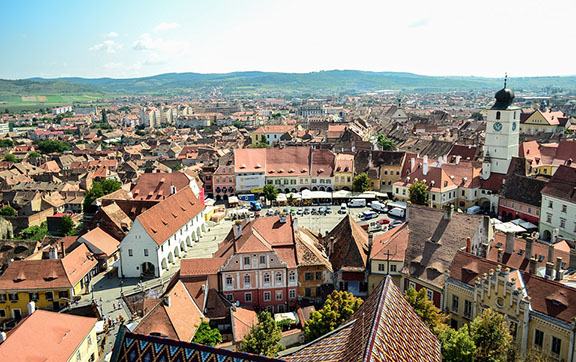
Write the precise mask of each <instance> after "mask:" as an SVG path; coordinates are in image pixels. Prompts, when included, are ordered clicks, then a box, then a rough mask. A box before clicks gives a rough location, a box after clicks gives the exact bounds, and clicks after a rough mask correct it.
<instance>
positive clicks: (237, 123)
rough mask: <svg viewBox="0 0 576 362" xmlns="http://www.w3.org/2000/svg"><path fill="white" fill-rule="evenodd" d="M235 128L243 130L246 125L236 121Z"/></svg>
mask: <svg viewBox="0 0 576 362" xmlns="http://www.w3.org/2000/svg"><path fill="white" fill-rule="evenodd" d="M233 125H234V127H236V128H243V127H244V123H242V122H240V121H235V122H234V123H233Z"/></svg>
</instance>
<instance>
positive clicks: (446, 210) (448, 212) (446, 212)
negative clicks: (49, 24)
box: [444, 204, 454, 220]
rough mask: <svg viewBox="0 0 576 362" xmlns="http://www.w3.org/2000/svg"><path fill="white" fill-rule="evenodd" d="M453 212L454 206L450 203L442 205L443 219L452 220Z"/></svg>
mask: <svg viewBox="0 0 576 362" xmlns="http://www.w3.org/2000/svg"><path fill="white" fill-rule="evenodd" d="M453 212H454V206H452V204H448V205H446V206H444V220H452V213H453Z"/></svg>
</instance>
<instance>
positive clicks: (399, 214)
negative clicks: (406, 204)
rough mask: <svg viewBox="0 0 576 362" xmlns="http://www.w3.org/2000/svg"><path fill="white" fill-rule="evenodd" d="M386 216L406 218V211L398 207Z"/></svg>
mask: <svg viewBox="0 0 576 362" xmlns="http://www.w3.org/2000/svg"><path fill="white" fill-rule="evenodd" d="M388 215H392V216H396V217H404V216H406V210H404V209H401V208H399V207H395V208H393V209H391V210H390V211H388Z"/></svg>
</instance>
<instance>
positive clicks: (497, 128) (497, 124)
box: [494, 122, 502, 132]
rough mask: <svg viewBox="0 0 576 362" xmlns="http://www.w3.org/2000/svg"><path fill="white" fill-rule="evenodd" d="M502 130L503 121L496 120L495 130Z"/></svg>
mask: <svg viewBox="0 0 576 362" xmlns="http://www.w3.org/2000/svg"><path fill="white" fill-rule="evenodd" d="M501 130H502V123H500V122H496V123H494V131H496V132H499V131H501Z"/></svg>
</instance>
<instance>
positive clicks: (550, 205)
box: [548, 200, 554, 209]
mask: <svg viewBox="0 0 576 362" xmlns="http://www.w3.org/2000/svg"><path fill="white" fill-rule="evenodd" d="M548 208H549V209H553V208H554V204H553V203H552V200H548Z"/></svg>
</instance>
